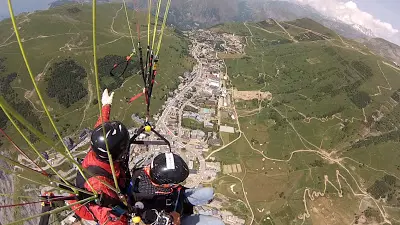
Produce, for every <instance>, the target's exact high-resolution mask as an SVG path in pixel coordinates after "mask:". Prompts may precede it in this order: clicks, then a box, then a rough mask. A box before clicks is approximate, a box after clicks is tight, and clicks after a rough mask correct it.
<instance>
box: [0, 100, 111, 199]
mask: <svg viewBox="0 0 400 225" xmlns="http://www.w3.org/2000/svg"><path fill="white" fill-rule="evenodd" d="M0 106H1V107H2V108H4V110H7V111H8V112H9V114H11V115H12V116H13V117H14V118H15V119H17V120H18V121H19V122H20V123H21V124H22V125H24V126H25V127H26V128H27V129H28V130H29V131H30V132H31V133H33V134H35V135H36V136H37V137H38V138H39V139H40V140H42V141H44V142H45V143H46V144H48V145H49V146H50V147H52V148H53V149H54V150H56V151H57V152H58V153H60V154H61V155H62V156H64V157H65V158H66V159H67V160H69V161H70V162H71V163H72V164H74V165H75V166H77V167H79V168H81V169H83V170H85V168H83V167H82V165H80V164H79V163H77V162H76V161H75V160H71V159H70V158H69V157H68V155H67V154H66V153H65V151H62V150H60V149H58V148H57V147H56V145H55V143H54V142H53V141H52V140H51V139H49V138H48V137H46V136H45V135H43V134H42V133H40V131H38V130H36V128H34V127H33V126H32V125H31V124H30V123H29V122H28V121H26V120H25V119H24V118H23V117H22V116H21V115H20V114H19V113H18V112H17V111H15V110H14V109H13V108H12V107H11V106H10V105H8V104H7V102H6V100H5V99H4V98H3V96H0ZM86 172H89V171H86ZM95 179H97V178H95ZM97 180H98V181H100V182H101V183H102V184H104V185H106V186H107V187H109V188H110V189H112V190H113V191H115V192H116V189H115V188H114V187H113V186H111V185H110V184H108V183H107V182H104V181H103V180H100V179H97ZM88 193H90V192H88Z"/></svg>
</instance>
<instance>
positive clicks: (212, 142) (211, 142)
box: [207, 139, 222, 146]
mask: <svg viewBox="0 0 400 225" xmlns="http://www.w3.org/2000/svg"><path fill="white" fill-rule="evenodd" d="M207 143H208V144H209V145H211V146H221V145H222V141H221V140H220V139H209V140H208V141H207Z"/></svg>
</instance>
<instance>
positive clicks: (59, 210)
mask: <svg viewBox="0 0 400 225" xmlns="http://www.w3.org/2000/svg"><path fill="white" fill-rule="evenodd" d="M95 199H96V197H95V196H92V197H89V198H86V199H83V200H80V201H77V202H74V203H72V204H69V205H66V206H62V207H60V208H55V209H53V210H51V211H47V212H44V213H39V214H36V215H34V216H30V217H28V218H24V219H20V220H18V221H13V222H11V223H8V224H7V225H11V224H23V222H25V221H28V220H31V219H34V218H37V217H41V216H44V215H51V214H56V213H60V212H63V211H65V210H67V209H70V210H71V207H72V206H74V205H80V204H86V203H87V202H90V201H93V200H95Z"/></svg>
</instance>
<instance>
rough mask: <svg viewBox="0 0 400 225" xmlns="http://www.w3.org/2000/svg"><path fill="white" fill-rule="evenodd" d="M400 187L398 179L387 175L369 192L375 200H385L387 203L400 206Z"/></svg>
mask: <svg viewBox="0 0 400 225" xmlns="http://www.w3.org/2000/svg"><path fill="white" fill-rule="evenodd" d="M398 187H399V186H398V185H396V177H393V176H390V175H385V176H384V177H382V178H381V179H379V180H376V181H375V183H374V184H373V185H371V186H370V187H369V188H368V189H367V191H368V192H369V193H371V195H372V196H373V197H374V198H375V199H380V198H385V199H386V202H388V203H389V204H391V205H393V206H399V205H400V198H399V196H398V190H397V189H398Z"/></svg>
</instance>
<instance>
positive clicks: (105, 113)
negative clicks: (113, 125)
mask: <svg viewBox="0 0 400 225" xmlns="http://www.w3.org/2000/svg"><path fill="white" fill-rule="evenodd" d="M110 111H111V105H105V106H103V108H101V112H102V114H103V122H108V121H110ZM101 122H102V118H101V115H99V118H98V119H97V122H96V124H95V125H94V128H96V127H97V126H99V125H100V124H101Z"/></svg>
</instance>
